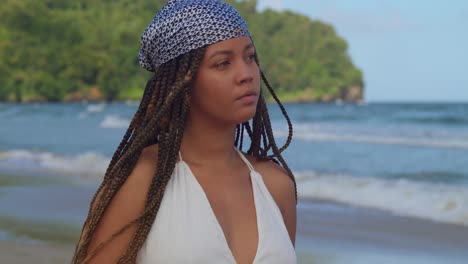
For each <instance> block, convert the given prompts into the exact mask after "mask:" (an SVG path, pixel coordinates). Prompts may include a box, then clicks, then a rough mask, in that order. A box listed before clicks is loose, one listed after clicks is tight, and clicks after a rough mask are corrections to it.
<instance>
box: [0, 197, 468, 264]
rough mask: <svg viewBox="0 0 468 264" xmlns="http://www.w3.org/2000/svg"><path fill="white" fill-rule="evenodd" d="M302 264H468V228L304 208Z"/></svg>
mask: <svg viewBox="0 0 468 264" xmlns="http://www.w3.org/2000/svg"><path fill="white" fill-rule="evenodd" d="M73 250H74V245H70V244H67V245H57V244H33V243H24V242H14V241H0V262H1V263H13V264H16V263H50V264H54V263H57V264H58V263H69V262H70V259H71V256H72V254H73ZM296 250H297V254H298V263H311V264H316V263H321V264H331V263H333V264H341V263H347V264H350V263H359V264H366V263H379V264H381V263H382V264H383V263H398V264H400V263H401V264H405V263H425V264H428V263H444V264H449V263H456V264H458V263H460V264H462V263H467V262H466V260H467V259H468V227H467V226H461V225H451V224H444V223H437V222H433V221H428V220H422V219H416V218H410V217H402V216H396V215H392V214H390V213H387V212H384V211H380V210H374V209H365V208H355V207H350V206H346V205H340V204H335V203H330V202H322V201H312V200H308V201H301V203H300V204H299V207H298V230H297V243H296Z"/></svg>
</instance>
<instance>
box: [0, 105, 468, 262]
mask: <svg viewBox="0 0 468 264" xmlns="http://www.w3.org/2000/svg"><path fill="white" fill-rule="evenodd" d="M287 108H288V111H289V113H290V116H291V119H292V122H293V123H294V138H293V141H292V143H291V145H290V146H289V148H288V149H287V150H286V151H285V152H284V158H285V160H286V161H287V162H288V165H289V167H290V168H291V169H292V171H293V172H294V174H295V177H296V181H297V187H298V196H299V203H298V227H297V239H296V252H297V255H298V263H312V264H317V263H321V264H345V263H346V264H353V263H358V264H386V263H388V264H409V263H411V264H419V263H424V264H434V263H443V264H458V263H463V264H466V263H468V261H467V260H468V158H467V157H468V120H467V121H464V120H465V119H466V116H468V106H467V105H464V104H463V105H462V104H364V105H346V104H343V105H320V104H289V105H287ZM135 110H136V105H131V104H118V103H116V104H101V105H93V104H67V105H59V104H40V105H39V104H38V105H7V106H4V107H3V108H2V107H0V122H2V128H1V129H0V263H2V264H3V263H52V264H53V263H69V262H70V259H71V256H72V254H73V250H74V247H75V245H74V244H75V243H76V240H77V238H78V235H79V232H80V230H81V225H82V223H83V221H84V219H85V217H86V215H87V213H88V206H89V202H90V199H91V197H92V196H93V194H94V192H95V190H96V188H97V187H98V186H99V183H100V182H101V180H102V177H103V175H104V173H105V170H106V168H107V164H108V163H109V161H110V159H111V157H112V154H113V153H114V151H115V147H116V146H117V145H118V143H119V142H120V140H121V139H122V135H123V134H124V133H125V129H126V128H127V127H128V124H129V122H130V120H131V118H132V115H133V114H134V113H135ZM270 110H271V112H270V113H271V122H272V126H273V130H274V132H275V137H277V138H278V145H279V146H280V145H282V144H283V142H285V141H286V137H287V132H288V130H287V127H286V124H285V123H284V119H283V118H282V115H281V111H280V110H279V109H277V108H275V107H273V106H272V108H271V109H270ZM31 127H33V128H34V134H31ZM245 144H246V145H247V144H248V141H247V142H246V143H245ZM244 150H245V149H244ZM265 177H268V176H267V175H265Z"/></svg>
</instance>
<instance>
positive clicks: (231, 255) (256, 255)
mask: <svg viewBox="0 0 468 264" xmlns="http://www.w3.org/2000/svg"><path fill="white" fill-rule="evenodd" d="M239 155H241V154H240V153H239ZM241 158H242V157H241ZM242 160H243V162H244V163H245V165H247V167H248V169H249V177H250V182H251V185H252V195H253V200H254V207H255V221H256V225H257V237H258V239H257V249H256V251H255V256H254V259H253V261H252V264H253V263H255V261H256V260H257V257H258V253H259V250H260V242H261V232H260V221H259V216H260V214H259V210H258V205H257V193H256V191H255V187H254V184H255V183H254V180H253V172H254V171H253V170H252V169H251V168H250V166H249V165H248V164H247V163H246V161H244V159H242ZM179 162H182V164H183V165H184V166H185V167H186V169H187V170H188V172H189V174H190V177H191V178H192V179H193V180H194V182H195V183H196V186H197V188H198V189H199V191H200V192H201V193H202V194H203V195H202V196H203V199H204V200H205V204H206V205H207V207H208V211H210V215H211V218H212V220H213V222H214V224H215V225H216V227H217V229H218V234H219V235H220V236H221V239H222V240H223V242H224V245H225V247H226V249H227V251H228V252H229V255H230V258H231V259H232V261H233V263H237V261H236V258H235V257H234V254H233V253H232V250H231V248H230V247H229V243H228V241H227V239H226V235H225V233H224V230H223V228H222V227H221V224H220V223H219V221H218V218H217V217H216V214H215V213H214V210H213V207H211V203H210V200H209V199H208V196H207V195H206V192H205V190H204V189H203V187H202V186H201V184H200V182H199V181H198V179H197V177H195V174H193V172H192V169H191V168H190V166H189V165H188V164H187V163H186V162H185V161H184V160H183V159H181V160H180V161H179Z"/></svg>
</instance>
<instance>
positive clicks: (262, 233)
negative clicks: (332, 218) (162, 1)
mask: <svg viewBox="0 0 468 264" xmlns="http://www.w3.org/2000/svg"><path fill="white" fill-rule="evenodd" d="M139 61H140V64H141V65H142V66H143V67H144V68H146V69H148V70H150V71H154V72H155V74H154V76H153V78H151V80H149V81H148V83H147V86H146V88H145V91H144V94H143V98H142V100H141V103H140V106H139V108H138V110H137V112H136V114H135V116H134V117H133V119H132V121H131V123H130V126H129V128H128V130H127V132H126V134H125V136H124V138H123V140H122V142H121V143H120V145H119V147H118V148H117V150H116V152H115V154H114V156H113V158H112V160H111V162H110V164H109V167H108V169H107V171H106V175H105V177H104V180H103V182H102V184H101V186H100V187H99V188H98V190H97V192H96V194H95V196H94V198H93V200H92V202H91V206H90V212H89V215H88V217H87V219H86V221H85V223H84V226H83V231H82V234H81V237H80V240H79V242H78V245H77V247H76V251H75V255H74V257H73V263H114V262H119V263H134V262H137V263H258V264H259V263H282V264H285V263H295V262H296V255H295V252H294V240H295V232H296V230H295V229H296V186H295V181H294V177H293V175H292V173H291V171H290V169H289V168H288V166H287V164H286V162H285V161H284V159H283V158H282V156H281V152H282V151H283V150H284V149H285V148H286V147H287V145H288V144H289V142H290V141H291V136H292V127H291V122H290V120H289V118H288V117H287V114H286V111H285V110H284V108H283V106H282V105H281V103H280V102H279V100H278V98H277V97H276V95H275V94H274V92H273V90H272V88H271V87H270V85H269V84H268V82H267V80H266V78H265V76H264V75H263V74H262V73H261V71H260V68H259V64H258V60H257V57H256V51H255V46H254V45H253V43H252V39H251V36H250V33H249V31H248V29H247V26H246V23H245V21H244V20H243V19H242V17H241V16H240V15H239V14H238V12H237V11H236V10H235V9H234V8H232V7H231V6H230V5H228V4H226V3H223V2H221V1H218V0H175V1H174V0H171V1H169V2H168V3H167V4H166V5H165V6H164V7H163V8H162V9H161V10H160V12H159V13H158V14H157V15H156V17H155V18H154V19H153V21H152V22H151V23H150V25H149V26H148V27H147V28H146V30H145V32H144V33H143V36H142V38H141V49H140V53H139ZM261 78H262V79H263V81H264V82H265V84H266V86H267V88H268V90H269V91H270V92H271V93H272V95H273V97H274V98H275V99H276V101H277V102H278V104H279V105H280V108H281V110H282V112H283V114H284V115H285V117H286V119H287V121H288V125H289V128H290V129H289V131H290V133H289V137H288V139H287V143H286V144H285V146H283V147H282V148H278V147H277V146H276V143H275V140H274V138H273V133H272V130H271V125H270V119H269V116H268V111H267V106H266V103H265V100H264V97H263V96H262V93H261V90H260V79H261ZM251 119H252V121H251V122H250V120H251ZM245 133H247V135H248V136H249V138H250V147H249V149H248V150H247V154H243V153H242V152H241V149H242V145H243V138H244V134H245ZM268 152H272V153H273V154H272V155H268ZM272 161H275V162H272ZM277 163H280V165H281V166H280V165H278V164H277Z"/></svg>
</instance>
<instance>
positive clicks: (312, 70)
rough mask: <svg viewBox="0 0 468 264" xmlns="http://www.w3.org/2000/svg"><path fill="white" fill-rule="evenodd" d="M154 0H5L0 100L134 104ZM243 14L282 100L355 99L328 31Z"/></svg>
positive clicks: (244, 9) (251, 10)
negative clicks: (143, 38) (141, 47)
mask: <svg viewBox="0 0 468 264" xmlns="http://www.w3.org/2000/svg"><path fill="white" fill-rule="evenodd" d="M164 2H165V1H162V0H151V1H150V0H100V1H95V0H73V1H68V0H42V1H37V0H5V1H4V2H3V4H2V7H1V8H0V58H2V59H1V60H0V101H12V102H33V101H59V102H61V101H74V100H82V99H87V100H108V101H113V100H127V99H131V100H137V99H139V98H140V96H141V94H142V91H143V88H144V86H145V84H146V81H147V79H148V78H149V77H150V73H148V72H146V71H145V70H144V69H142V68H140V67H139V65H138V60H137V54H138V49H139V41H140V36H141V33H142V32H143V30H144V28H145V27H146V25H147V24H148V23H149V22H150V21H151V19H152V18H153V17H154V15H155V12H156V11H157V10H159V9H160V8H161V7H162V5H163V3H164ZM228 2H230V3H231V4H233V5H234V6H235V7H236V8H237V9H238V10H239V12H241V14H242V15H243V16H244V18H245V19H246V20H247V23H248V24H249V28H250V30H251V32H252V35H253V39H254V42H255V44H256V47H257V50H258V53H259V57H260V62H261V66H262V68H263V70H264V72H265V73H266V75H267V77H268V78H269V80H270V82H271V83H272V85H273V86H274V87H275V88H276V90H277V91H278V94H280V96H281V97H282V99H283V100H285V101H332V100H336V99H342V100H344V101H357V100H360V99H362V95H363V87H364V84H363V77H362V72H361V71H360V70H359V69H358V68H356V66H355V65H353V62H352V60H351V58H350V57H349V54H348V52H347V43H346V41H345V40H343V39H342V38H340V37H339V36H337V34H336V32H335V30H334V29H333V27H332V26H331V25H328V24H326V23H323V22H320V21H316V20H311V19H310V18H308V17H306V16H302V15H299V14H295V13H292V12H289V11H285V12H277V11H272V10H265V11H263V12H261V13H259V12H257V11H256V8H255V6H256V1H252V0H245V1H234V0H232V1H228Z"/></svg>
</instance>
